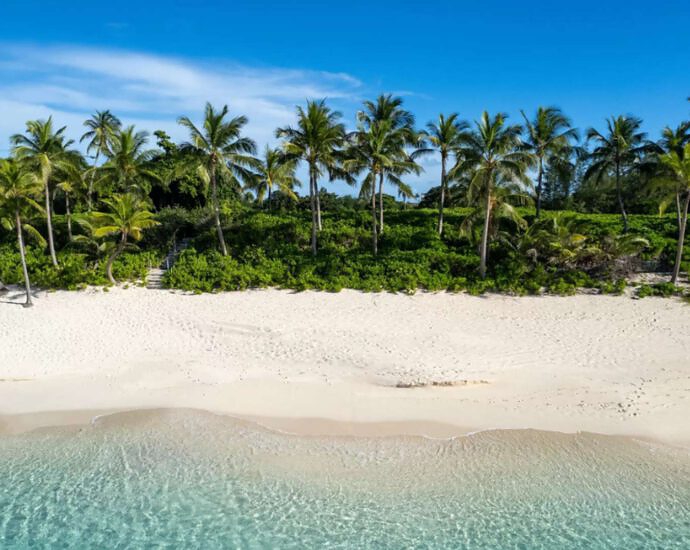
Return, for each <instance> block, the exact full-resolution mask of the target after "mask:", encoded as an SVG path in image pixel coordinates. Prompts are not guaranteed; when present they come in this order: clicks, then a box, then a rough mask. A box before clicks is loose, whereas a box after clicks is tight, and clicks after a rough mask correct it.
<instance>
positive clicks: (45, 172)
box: [10, 117, 78, 267]
mask: <svg viewBox="0 0 690 550" xmlns="http://www.w3.org/2000/svg"><path fill="white" fill-rule="evenodd" d="M64 132H65V127H64V126H63V127H62V128H59V129H57V130H55V129H54V128H53V119H52V117H48V120H30V121H28V122H27V123H26V134H25V135H24V134H15V135H13V136H12V137H11V138H10V139H11V141H12V144H13V152H14V154H15V155H16V157H17V158H18V159H19V160H20V161H21V162H23V163H25V164H27V166H28V167H29V168H30V169H31V170H33V171H34V173H36V174H37V175H38V177H39V178H40V181H41V183H42V185H43V195H44V201H45V212H46V225H47V228H48V248H49V250H50V258H51V260H52V262H53V265H54V266H56V267H57V265H58V261H57V256H56V254H55V240H54V238H53V215H52V201H51V192H50V179H51V176H52V174H53V171H54V170H55V167H56V165H57V163H58V162H60V161H62V160H65V159H66V158H67V157H68V156H73V155H76V154H78V153H76V152H75V151H70V150H68V147H69V146H70V145H72V143H73V142H72V141H71V140H67V139H66V138H65V136H64Z"/></svg>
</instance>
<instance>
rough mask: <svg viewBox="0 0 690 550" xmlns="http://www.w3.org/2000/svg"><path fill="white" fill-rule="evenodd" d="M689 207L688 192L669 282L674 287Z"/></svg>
mask: <svg viewBox="0 0 690 550" xmlns="http://www.w3.org/2000/svg"><path fill="white" fill-rule="evenodd" d="M689 206H690V191H688V192H687V193H686V194H685V204H684V205H683V215H682V217H681V220H680V226H679V227H678V248H676V263H675V264H674V265H673V275H671V282H672V283H673V284H674V285H675V284H676V281H677V280H678V275H679V273H680V263H681V262H682V261H683V244H684V241H685V227H686V226H687V224H688V207H689Z"/></svg>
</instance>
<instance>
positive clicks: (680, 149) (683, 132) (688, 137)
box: [653, 121, 690, 227]
mask: <svg viewBox="0 0 690 550" xmlns="http://www.w3.org/2000/svg"><path fill="white" fill-rule="evenodd" d="M687 143H690V121H686V122H681V123H680V124H679V125H678V126H677V127H676V128H670V127H669V126H667V127H666V128H664V129H663V131H662V133H661V140H659V148H660V149H661V151H663V152H664V153H671V152H674V151H675V152H676V153H677V154H678V156H679V157H680V158H683V155H684V147H685V145H686V144H687ZM657 158H659V157H657ZM660 168H661V172H667V171H668V170H669V168H668V167H667V166H665V165H663V164H661V166H660ZM667 175H670V176H671V177H670V178H669V177H663V176H662V178H661V181H662V183H664V184H666V185H665V186H667V185H668V184H669V183H670V184H671V186H672V199H671V200H674V201H675V203H676V221H677V223H678V227H680V223H681V218H682V207H681V198H680V196H681V193H682V189H679V188H678V187H677V185H676V184H677V180H676V179H674V178H673V177H672V175H673V173H672V172H671V174H667ZM653 181H654V182H655V183H656V182H658V181H659V178H654V180H653ZM669 202H670V201H668V200H664V201H663V202H662V204H661V206H660V211H662V212H663V211H665V210H666V208H667V206H668V203H669Z"/></svg>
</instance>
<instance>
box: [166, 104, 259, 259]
mask: <svg viewBox="0 0 690 550" xmlns="http://www.w3.org/2000/svg"><path fill="white" fill-rule="evenodd" d="M227 114H228V106H227V105H223V108H222V109H220V110H216V109H214V108H213V106H212V105H211V104H210V103H207V104H206V108H205V110H204V122H203V126H202V127H201V128H197V127H196V126H195V125H194V123H193V122H192V121H191V120H190V119H189V118H187V117H180V118H179V119H178V120H177V122H178V123H179V124H181V125H182V126H184V127H185V128H187V130H189V135H190V141H189V142H188V143H183V144H182V145H181V147H180V149H181V150H182V152H183V153H186V154H187V155H189V156H190V158H191V159H192V161H193V164H194V165H195V167H196V169H197V171H198V173H199V174H200V175H201V176H202V180H203V181H205V182H208V183H209V184H210V185H211V201H212V203H213V212H214V216H215V224H216V231H217V233H218V242H219V243H220V248H221V251H222V253H223V255H224V256H227V255H228V248H227V246H226V244H225V237H224V236H223V227H222V225H221V223H220V203H219V201H218V183H219V181H226V180H230V181H235V180H236V179H241V180H243V181H250V180H251V179H252V172H251V169H257V168H258V166H259V164H260V163H259V162H258V161H257V160H256V159H255V158H254V157H253V156H252V155H253V154H255V152H256V144H255V143H254V141H252V140H251V139H249V138H247V137H244V136H242V135H241V134H242V128H243V127H244V126H245V125H246V124H247V117H245V116H236V117H234V118H231V119H230V120H225V117H226V116H227Z"/></svg>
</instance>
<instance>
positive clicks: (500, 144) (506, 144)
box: [451, 111, 531, 278]
mask: <svg viewBox="0 0 690 550" xmlns="http://www.w3.org/2000/svg"><path fill="white" fill-rule="evenodd" d="M506 118H507V115H505V114H503V113H499V114H497V115H495V116H494V117H491V116H489V113H487V112H486V111H484V113H483V114H482V118H481V120H479V121H477V122H475V129H474V130H473V131H471V132H470V133H469V134H468V135H467V136H466V137H465V139H464V143H463V145H462V147H461V148H460V150H459V152H458V153H459V156H460V158H461V159H462V161H461V162H460V163H458V164H456V165H455V167H453V170H452V173H451V177H453V178H454V177H457V176H458V175H460V174H461V173H462V172H469V174H470V177H471V180H470V185H469V190H468V201H469V203H470V204H475V205H477V206H476V208H475V212H474V213H473V214H471V215H470V216H468V220H466V223H465V224H464V225H465V229H467V227H468V226H470V225H472V224H473V221H474V219H476V218H477V217H479V216H481V218H483V227H482V232H481V244H480V249H479V256H480V263H479V273H480V275H481V277H482V278H484V277H485V276H486V261H487V255H488V242H489V235H490V233H491V232H492V229H493V227H494V225H493V224H492V221H493V219H494V218H496V217H499V216H509V217H511V218H513V219H515V220H516V221H519V216H517V212H516V211H515V210H514V208H513V207H512V204H511V203H514V202H524V201H525V200H526V198H527V197H526V196H525V195H524V193H521V192H520V190H519V188H518V187H517V184H518V183H520V182H523V183H526V182H527V176H526V172H527V169H528V167H529V165H530V162H531V158H530V155H529V153H527V152H526V151H525V150H524V148H522V147H521V145H522V143H521V141H520V133H521V131H522V129H521V128H520V126H519V125H512V126H509V125H506ZM496 227H497V225H496Z"/></svg>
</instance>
